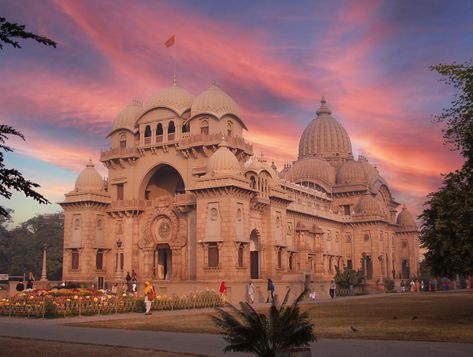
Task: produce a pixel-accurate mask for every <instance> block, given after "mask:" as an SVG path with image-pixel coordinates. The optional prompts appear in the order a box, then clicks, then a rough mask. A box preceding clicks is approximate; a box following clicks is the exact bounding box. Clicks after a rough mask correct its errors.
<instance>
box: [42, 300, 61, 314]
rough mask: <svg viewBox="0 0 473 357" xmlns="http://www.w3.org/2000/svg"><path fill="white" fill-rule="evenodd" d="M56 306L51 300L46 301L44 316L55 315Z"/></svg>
mask: <svg viewBox="0 0 473 357" xmlns="http://www.w3.org/2000/svg"><path fill="white" fill-rule="evenodd" d="M57 315H58V313H57V306H56V304H55V303H53V302H52V301H46V302H45V305H44V317H48V318H52V317H57Z"/></svg>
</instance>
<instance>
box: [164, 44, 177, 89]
mask: <svg viewBox="0 0 473 357" xmlns="http://www.w3.org/2000/svg"><path fill="white" fill-rule="evenodd" d="M175 43H176V36H175V35H172V36H171V37H169V38H168V39H167V41H166V42H164V46H166V48H169V47H172V46H174V44H175ZM172 67H173V71H172V72H173V75H172V85H173V86H175V85H176V52H175V50H174V51H172Z"/></svg>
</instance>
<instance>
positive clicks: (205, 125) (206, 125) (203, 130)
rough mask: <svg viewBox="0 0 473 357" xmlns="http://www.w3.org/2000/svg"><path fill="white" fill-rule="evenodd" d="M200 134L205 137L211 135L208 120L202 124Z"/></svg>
mask: <svg viewBox="0 0 473 357" xmlns="http://www.w3.org/2000/svg"><path fill="white" fill-rule="evenodd" d="M200 133H201V134H203V135H209V122H208V121H207V120H202V122H201V123H200Z"/></svg>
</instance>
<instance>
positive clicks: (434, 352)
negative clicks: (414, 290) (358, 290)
mask: <svg viewBox="0 0 473 357" xmlns="http://www.w3.org/2000/svg"><path fill="white" fill-rule="evenodd" d="M368 296H369V295H368ZM358 298H369V297H353V298H350V299H358ZM342 300H345V299H340V300H339V301H342ZM198 311H199V312H210V311H212V309H203V310H198ZM195 312H196V311H195V310H184V311H182V310H181V311H163V312H159V313H157V314H163V315H164V314H166V315H178V314H179V315H182V314H188V315H192V314H194V313H195ZM153 316H155V315H153ZM134 318H144V316H143V314H138V313H128V314H118V315H106V316H87V317H72V318H66V319H52V320H42V319H24V318H9V317H0V336H11V337H22V338H35V339H44V340H54V341H64V342H79V343H90V344H101V345H113V346H125V347H136V348H150V349H157V350H165V351H172V352H181V353H194V354H202V355H207V356H224V354H223V348H224V346H225V341H224V340H223V337H222V336H221V335H212V334H189V333H175V332H157V331H137V330H115V329H103V328H84V327H77V326H68V325H67V324H68V323H71V322H87V321H96V320H116V319H134ZM311 350H312V354H313V355H314V356H328V357H332V356H350V357H353V356H363V357H365V356H380V355H383V356H386V357H397V356H411V355H415V356H416V357H422V356H429V357H437V356H438V357H440V356H471V355H472V354H473V353H472V351H473V344H467V343H440V342H415V341H379V340H376V341H374V340H348V339H320V340H319V341H318V342H316V343H313V344H312V345H311ZM225 356H229V357H233V356H248V355H247V354H242V353H227V354H225Z"/></svg>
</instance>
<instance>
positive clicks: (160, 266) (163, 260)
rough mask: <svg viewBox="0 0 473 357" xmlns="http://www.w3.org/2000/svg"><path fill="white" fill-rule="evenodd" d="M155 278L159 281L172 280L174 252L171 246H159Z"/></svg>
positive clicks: (156, 255)
mask: <svg viewBox="0 0 473 357" xmlns="http://www.w3.org/2000/svg"><path fill="white" fill-rule="evenodd" d="M153 266H154V277H155V278H156V279H158V280H170V279H171V267H172V250H171V248H170V247H169V244H158V245H157V247H156V252H155V254H154V264H153Z"/></svg>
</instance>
